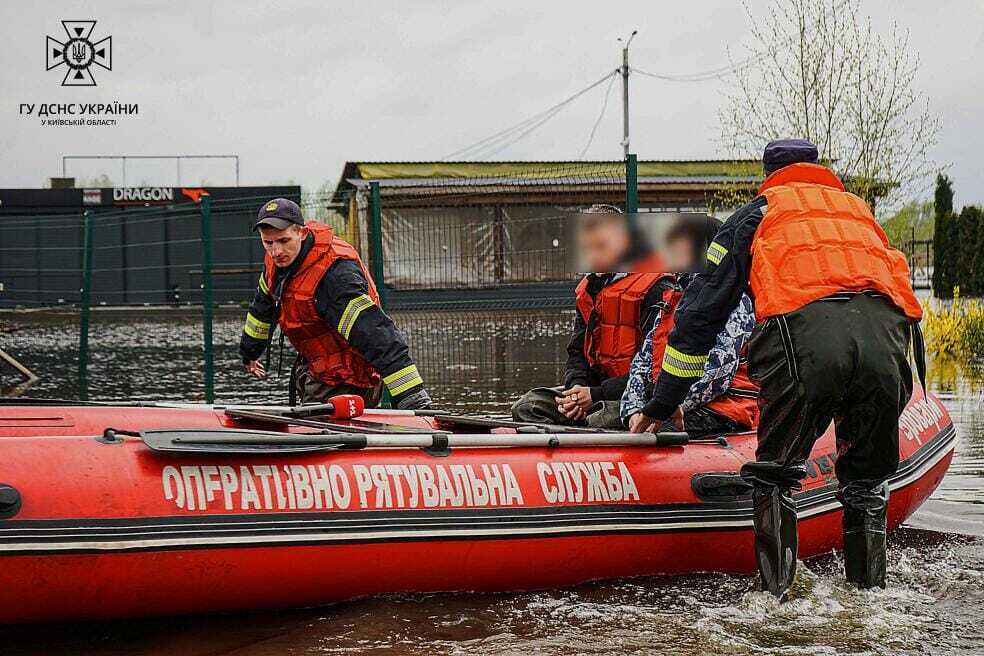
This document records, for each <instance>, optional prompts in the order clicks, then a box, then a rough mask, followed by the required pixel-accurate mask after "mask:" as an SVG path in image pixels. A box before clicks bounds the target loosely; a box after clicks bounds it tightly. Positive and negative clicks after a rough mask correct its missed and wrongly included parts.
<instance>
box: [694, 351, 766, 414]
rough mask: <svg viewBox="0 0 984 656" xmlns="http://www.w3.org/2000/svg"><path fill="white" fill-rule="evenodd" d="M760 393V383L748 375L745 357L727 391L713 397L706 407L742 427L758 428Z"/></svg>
mask: <svg viewBox="0 0 984 656" xmlns="http://www.w3.org/2000/svg"><path fill="white" fill-rule="evenodd" d="M758 393H759V388H758V385H756V384H755V383H753V382H752V379H751V378H749V377H748V364H747V363H746V362H745V360H744V359H743V360H742V361H741V362H740V363H739V364H738V371H736V372H735V377H734V378H732V379H731V385H729V386H728V389H727V391H726V392H725V393H724V394H721V395H720V396H716V397H714V398H713V399H711V400H710V401H709V402H708V403H707V405H706V406H705V407H707V408H708V409H710V410H713V411H714V412H716V413H717V414H719V415H721V416H722V417H727V418H728V419H730V420H731V421H733V422H735V423H736V424H738V425H739V426H741V427H742V428H747V429H753V428H758V423H759V406H758Z"/></svg>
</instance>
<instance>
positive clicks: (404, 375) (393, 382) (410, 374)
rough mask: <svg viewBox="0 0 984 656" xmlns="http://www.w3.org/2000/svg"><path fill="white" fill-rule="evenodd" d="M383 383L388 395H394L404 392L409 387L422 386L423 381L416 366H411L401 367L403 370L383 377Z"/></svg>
mask: <svg viewBox="0 0 984 656" xmlns="http://www.w3.org/2000/svg"><path fill="white" fill-rule="evenodd" d="M383 382H384V383H386V387H387V388H388V389H389V391H390V394H393V395H396V394H402V393H403V392H406V391H407V390H408V389H410V388H411V387H416V386H417V385H423V384H424V379H423V378H421V377H420V374H419V373H418V372H417V365H415V364H412V365H410V366H407V367H403V369H400V370H399V371H397V372H395V373H392V374H390V375H389V376H384V377H383Z"/></svg>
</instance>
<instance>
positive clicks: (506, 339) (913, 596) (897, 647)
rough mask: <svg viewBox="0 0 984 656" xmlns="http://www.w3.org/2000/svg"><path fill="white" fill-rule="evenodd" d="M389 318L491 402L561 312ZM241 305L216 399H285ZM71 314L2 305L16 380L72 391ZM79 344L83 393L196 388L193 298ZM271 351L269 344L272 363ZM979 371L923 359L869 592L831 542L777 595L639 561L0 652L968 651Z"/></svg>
mask: <svg viewBox="0 0 984 656" xmlns="http://www.w3.org/2000/svg"><path fill="white" fill-rule="evenodd" d="M395 318H396V319H397V321H398V323H399V324H400V325H401V327H402V328H403V329H404V330H405V332H406V333H407V334H408V336H409V339H410V343H411V348H412V349H413V352H414V355H415V357H416V359H417V362H418V365H419V366H420V369H421V372H422V374H423V376H424V378H425V380H426V381H427V383H428V386H429V388H430V391H431V395H432V396H433V397H434V398H435V400H436V401H437V402H438V403H439V404H440V405H441V406H443V407H452V408H459V409H464V410H479V409H481V410H495V411H504V410H506V409H507V408H508V405H509V402H510V400H511V399H512V398H514V397H515V395H516V394H518V393H520V392H522V391H524V390H525V389H527V388H529V387H532V386H537V385H549V384H556V383H557V381H558V377H559V376H560V375H561V372H562V363H563V360H564V358H565V346H566V332H567V328H568V325H569V323H570V319H571V315H570V314H569V313H562V312H509V313H502V312H498V313H492V312H487V313H474V312H470V313H439V312H435V313H418V312H414V313H400V314H397V315H395ZM240 321H241V318H240V317H239V313H238V312H236V313H233V312H230V313H223V314H220V316H219V317H218V318H217V321H216V345H217V348H216V391H217V396H218V399H219V400H221V401H227V402H233V401H235V402H246V401H249V402H261V401H262V402H285V400H286V392H285V390H286V372H287V371H288V370H289V364H290V361H291V357H292V356H291V355H290V354H285V355H284V364H283V371H284V375H283V376H282V377H279V378H278V377H277V376H276V375H274V376H272V377H271V380H268V381H265V382H263V383H258V382H255V381H251V380H250V379H248V378H246V377H245V376H244V375H243V374H242V372H241V370H240V364H239V362H238V356H237V354H236V344H237V342H238V334H239V330H240ZM76 322H77V318H76V317H74V316H72V315H63V316H50V315H47V314H18V315H10V314H3V315H0V346H2V347H3V348H4V349H6V350H8V351H9V352H10V353H12V354H14V355H16V356H17V357H18V358H19V359H20V360H21V361H22V362H23V363H24V364H26V365H28V366H29V367H31V368H32V369H34V370H35V371H37V372H38V373H39V374H41V376H42V378H41V381H40V382H39V383H38V384H37V385H35V386H34V387H33V388H32V389H31V390H30V391H29V392H28V395H29V396H43V397H68V398H74V397H77V394H78V385H77V374H76V369H77V360H76V352H77V344H78V334H77V323H76ZM91 349H92V356H91V357H92V366H91V368H90V372H89V381H90V382H89V387H90V398H93V399H105V400H153V399H169V400H201V399H202V398H203V393H204V392H203V389H204V387H203V382H202V381H203V368H202V365H201V353H202V349H201V327H200V323H199V319H198V318H197V317H196V316H195V315H193V314H187V313H182V312H177V311H174V312H159V311H141V312H135V313H130V314H127V315H120V314H114V313H112V312H95V313H94V317H93V330H92V337H91ZM277 363H278V357H277V354H276V352H275V353H274V356H273V358H272V362H271V368H272V369H273V370H276V369H277ZM3 380H4V382H6V379H3ZM977 380H978V377H977V376H976V375H975V374H974V372H973V371H972V370H971V371H970V372H969V373H968V372H967V371H962V370H960V369H959V368H956V367H954V366H952V365H950V364H946V363H936V364H934V366H933V368H932V371H931V387H932V388H933V390H934V391H935V392H936V393H937V394H938V395H939V396H940V397H941V398H942V399H943V401H944V403H945V404H946V406H947V408H948V409H949V411H950V413H951V414H952V416H953V420H954V423H955V424H956V426H957V432H958V435H959V437H960V442H959V444H958V446H957V451H956V456H955V459H954V462H953V465H952V466H951V469H950V472H949V473H948V475H947V476H946V478H945V479H944V481H943V483H942V486H941V487H940V489H939V490H938V491H937V492H936V494H935V495H934V497H933V499H931V500H930V501H929V502H927V504H926V505H925V506H924V507H923V508H922V509H921V510H920V511H919V512H918V513H917V514H916V515H915V516H914V517H913V518H912V519H911V520H910V522H909V524H908V525H907V526H906V527H905V528H903V529H900V530H899V531H896V533H895V534H894V535H893V536H892V538H891V540H890V554H889V589H888V590H885V591H881V590H878V591H857V590H853V589H851V588H850V587H849V586H847V585H846V584H845V583H844V580H843V575H842V574H841V563H839V562H838V560H837V557H836V556H833V555H830V556H826V557H822V558H819V559H816V560H812V561H810V562H808V563H807V564H806V565H805V566H802V567H801V575H800V576H799V578H798V581H797V585H796V588H795V589H794V591H793V595H792V597H793V598H792V600H791V601H790V602H789V603H787V604H785V605H782V606H779V605H777V604H776V603H775V602H774V601H773V600H772V599H771V598H770V597H768V596H767V595H764V594H762V593H759V592H757V591H755V589H754V586H755V580H754V578H753V577H736V576H723V575H698V576H686V577H653V578H647V579H634V580H629V581H614V582H612V581H609V582H598V583H593V584H589V585H583V586H579V587H576V588H571V589H565V590H551V591H542V592H532V593H522V594H508V595H476V594H445V595H409V596H408V595H394V596H386V597H377V598H371V599H365V600H360V601H355V602H349V603H344V604H337V605H332V606H327V607H323V608H318V609H307V610H298V611H280V612H269V613H255V614H248V615H241V614H240V615H219V616H212V617H191V618H184V617H182V618H165V619H152V620H140V621H133V620H126V621H120V622H108V623H99V624H85V625H67V626H66V625H58V626H45V627H7V628H0V654H3V655H8V654H9V655H13V654H61V653H65V654H101V655H102V654H107V655H108V654H135V655H150V654H182V655H186V654H187V655H191V656H198V655H201V656H205V655H217V654H244V655H249V656H273V655H281V654H361V653H374V654H612V653H633V654H981V653H984V408H982V406H981V396H980V385H979V384H978V383H977V382H975V381H977ZM0 470H2V463H0ZM597 557H598V558H604V557H605V554H604V553H599V554H598V555H597ZM422 566H432V565H431V564H427V565H422ZM0 594H5V591H2V590H0Z"/></svg>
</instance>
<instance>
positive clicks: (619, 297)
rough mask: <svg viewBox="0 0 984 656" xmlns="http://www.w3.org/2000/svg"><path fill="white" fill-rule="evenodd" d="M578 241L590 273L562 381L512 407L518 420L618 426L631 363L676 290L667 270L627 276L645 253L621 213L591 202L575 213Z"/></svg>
mask: <svg viewBox="0 0 984 656" xmlns="http://www.w3.org/2000/svg"><path fill="white" fill-rule="evenodd" d="M578 218H579V222H578V228H577V235H578V236H577V240H578V247H579V249H580V252H581V254H582V256H583V258H584V259H585V264H586V266H587V267H589V268H590V269H591V270H593V271H598V272H602V273H589V274H588V275H586V276H585V277H584V278H582V279H581V281H580V283H579V284H578V286H577V289H576V291H575V297H576V305H577V312H576V313H575V315H574V331H573V335H572V336H571V340H570V342H569V343H568V345H567V355H568V357H567V366H566V371H565V373H564V384H563V385H562V386H559V387H537V388H534V389H532V390H530V391H529V392H527V393H526V394H525V395H523V396H522V397H521V398H520V399H519V400H517V401H516V402H515V403H514V404H513V406H512V415H513V419H515V420H516V421H536V422H544V423H553V424H567V425H585V424H586V425H589V426H592V427H595V428H621V427H622V423H621V419H620V417H619V404H620V399H621V398H622V392H623V391H624V390H625V384H626V381H627V380H628V373H629V364H630V363H631V362H632V357H633V356H634V355H635V353H636V351H637V350H638V348H639V345H640V344H641V343H642V339H643V337H644V336H645V335H646V333H647V332H648V331H649V327H650V326H651V325H652V322H653V319H654V318H655V316H656V315H657V314H658V312H659V307H660V304H661V302H662V299H663V296H664V295H667V294H669V293H671V291H672V290H673V289H674V288H675V276H673V275H672V274H663V273H652V272H651V271H653V270H655V269H654V267H651V266H646V267H644V268H645V269H646V270H647V271H649V272H647V273H624V272H620V270H621V269H623V268H631V267H630V266H626V265H627V264H631V260H632V259H633V256H634V255H639V254H641V253H642V248H641V244H640V242H639V241H638V240H636V241H634V237H633V235H632V233H631V231H630V230H629V229H628V226H627V223H626V217H625V216H624V215H623V214H622V213H621V210H619V209H618V208H617V207H614V206H612V205H593V206H592V207H590V208H589V209H588V210H586V211H585V212H583V213H582V214H581V215H580V216H579V217H578Z"/></svg>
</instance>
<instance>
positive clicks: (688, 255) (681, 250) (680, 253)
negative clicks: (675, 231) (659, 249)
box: [663, 237, 694, 272]
mask: <svg viewBox="0 0 984 656" xmlns="http://www.w3.org/2000/svg"><path fill="white" fill-rule="evenodd" d="M663 259H664V261H665V262H666V270H667V271H674V272H682V271H690V269H691V268H692V267H693V265H694V245H693V244H692V243H691V241H690V240H689V239H687V238H686V237H676V238H674V239H671V240H669V241H667V242H666V252H665V253H664V258H663Z"/></svg>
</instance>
